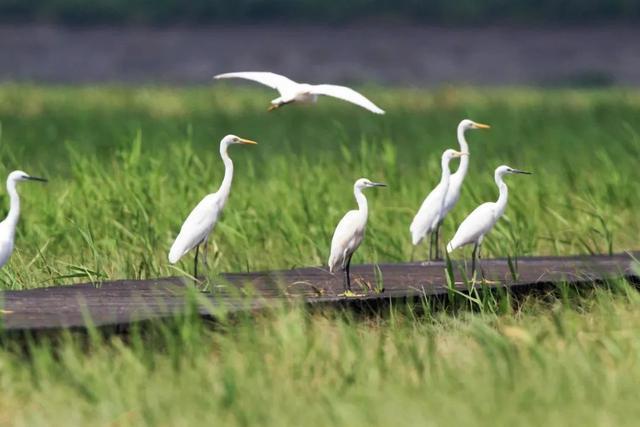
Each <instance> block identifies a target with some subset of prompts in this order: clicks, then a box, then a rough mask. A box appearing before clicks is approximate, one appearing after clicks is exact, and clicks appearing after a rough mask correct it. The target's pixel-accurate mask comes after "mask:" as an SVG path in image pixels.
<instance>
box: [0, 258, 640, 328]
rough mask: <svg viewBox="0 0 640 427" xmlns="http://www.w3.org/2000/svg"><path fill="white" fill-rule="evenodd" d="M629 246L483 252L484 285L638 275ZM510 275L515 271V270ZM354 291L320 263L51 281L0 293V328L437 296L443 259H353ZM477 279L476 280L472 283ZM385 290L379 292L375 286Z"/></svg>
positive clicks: (443, 291)
mask: <svg viewBox="0 0 640 427" xmlns="http://www.w3.org/2000/svg"><path fill="white" fill-rule="evenodd" d="M634 256H635V255H633V254H618V255H613V256H575V257H532V258H520V259H518V260H517V265H516V269H517V274H515V275H514V273H513V268H512V267H513V264H512V267H510V266H509V262H508V261H507V260H506V259H494V260H484V261H483V266H484V269H485V272H486V275H487V278H488V279H491V280H494V281H497V282H499V284H498V283H493V284H485V285H482V286H489V287H506V288H509V289H512V290H514V291H523V290H527V289H532V288H540V287H542V286H553V285H554V284H557V283H572V284H581V283H593V282H597V281H602V280H607V279H611V278H620V277H624V278H627V279H630V280H634V281H637V280H638V277H637V276H636V273H635V272H634V269H633V263H634ZM453 269H454V272H455V276H456V281H457V282H456V283H455V285H454V286H455V288H456V289H457V290H458V291H461V292H467V291H468V288H467V285H465V284H464V283H462V281H461V279H462V274H461V273H462V271H463V268H462V264H461V263H458V262H456V263H454V264H453ZM514 276H515V277H514ZM352 278H353V282H354V283H353V290H354V292H355V293H356V294H357V296H355V297H348V298H346V297H344V296H341V295H340V294H341V293H342V275H340V274H338V275H335V276H334V275H332V274H330V273H329V272H328V271H326V270H325V269H323V268H300V269H294V270H287V271H269V272H257V273H238V274H223V275H222V276H221V277H220V279H219V281H218V282H217V283H216V286H215V287H214V291H213V292H208V291H200V290H199V289H198V287H197V286H195V285H194V283H193V282H192V281H190V280H188V279H184V278H178V277H171V278H162V279H156V280H118V281H112V282H102V283H100V284H89V283H87V284H79V285H68V286H54V287H48V288H40V289H33V290H25V291H4V292H1V293H0V304H1V307H2V310H1V314H0V318H1V321H2V328H3V329H4V330H8V331H19V330H34V331H36V330H46V329H57V328H83V327H86V326H87V325H95V326H118V325H126V324H129V323H132V322H136V321H144V320H153V319H159V318H167V317H171V316H174V315H176V314H179V313H182V312H184V310H185V308H186V304H187V302H188V300H189V299H190V298H191V301H193V300H194V298H195V300H196V301H198V302H197V303H196V306H197V307H198V312H199V313H200V314H201V315H203V316H213V317H215V312H216V310H218V309H220V310H224V311H226V312H233V311H238V310H255V309H261V308H265V307H268V306H269V305H273V304H274V303H280V302H282V301H286V300H297V301H302V302H303V303H306V304H345V303H354V302H363V303H364V302H367V301H370V302H376V301H377V302H380V301H385V300H394V299H405V298H416V297H422V296H425V297H428V296H442V295H447V294H448V293H449V292H451V291H450V289H449V288H448V286H447V280H446V266H445V264H444V263H443V262H433V263H408V264H382V265H377V266H374V265H359V266H353V267H352ZM477 286H480V285H477ZM381 288H384V291H382V292H380V289H381Z"/></svg>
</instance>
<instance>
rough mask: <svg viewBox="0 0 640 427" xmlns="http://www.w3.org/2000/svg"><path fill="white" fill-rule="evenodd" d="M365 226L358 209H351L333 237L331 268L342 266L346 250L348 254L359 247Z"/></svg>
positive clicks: (332, 269) (330, 258)
mask: <svg viewBox="0 0 640 427" xmlns="http://www.w3.org/2000/svg"><path fill="white" fill-rule="evenodd" d="M364 227H365V222H363V221H362V218H361V215H359V211H357V210H353V211H349V212H347V213H346V214H345V215H344V216H343V217H342V219H341V220H340V222H339V223H338V226H337V227H336V231H334V232H333V238H332V239H331V255H329V270H331V271H335V270H336V269H338V268H340V267H342V264H344V261H345V251H346V254H347V255H348V254H350V253H353V252H354V251H355V250H356V249H357V248H358V246H359V245H360V242H361V241H362V236H363V233H364Z"/></svg>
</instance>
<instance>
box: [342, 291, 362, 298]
mask: <svg viewBox="0 0 640 427" xmlns="http://www.w3.org/2000/svg"><path fill="white" fill-rule="evenodd" d="M338 296H339V297H345V298H356V297H363V296H364V294H356V293H354V292H353V291H351V290H348V291H344V292H343V293H341V294H338Z"/></svg>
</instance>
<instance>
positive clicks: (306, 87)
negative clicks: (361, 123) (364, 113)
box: [213, 71, 384, 114]
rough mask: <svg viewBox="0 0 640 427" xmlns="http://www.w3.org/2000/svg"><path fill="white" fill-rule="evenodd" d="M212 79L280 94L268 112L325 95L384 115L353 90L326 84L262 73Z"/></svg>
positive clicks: (256, 72) (238, 74) (252, 72)
mask: <svg viewBox="0 0 640 427" xmlns="http://www.w3.org/2000/svg"><path fill="white" fill-rule="evenodd" d="M213 78H214V79H235V78H238V79H247V80H252V81H254V82H258V83H262V84H263V85H265V86H269V87H270V88H272V89H276V90H277V91H278V92H279V93H280V96H279V97H278V98H276V99H274V100H273V101H271V105H270V106H269V108H268V111H271V110H275V109H276V108H280V107H281V106H283V105H286V104H290V103H292V102H304V103H315V102H316V101H317V100H318V95H326V96H332V97H334V98H338V99H342V100H343V101H347V102H351V103H352V104H356V105H359V106H360V107H362V108H366V109H367V110H369V111H371V112H373V113H376V114H384V111H383V110H382V109H380V108H378V107H377V106H376V105H375V104H374V103H373V102H371V101H369V100H368V99H367V98H365V97H364V96H363V95H361V94H360V93H358V92H356V91H355V90H353V89H351V88H348V87H345V86H336V85H327V84H324V85H310V84H307V83H297V82H294V81H293V80H291V79H289V78H288V77H285V76H281V75H279V74H275V73H270V72H263V71H244V72H238V73H225V74H218V75H217V76H214V77H213Z"/></svg>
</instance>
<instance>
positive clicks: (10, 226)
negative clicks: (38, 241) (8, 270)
mask: <svg viewBox="0 0 640 427" xmlns="http://www.w3.org/2000/svg"><path fill="white" fill-rule="evenodd" d="M29 180H30V181H46V179H44V178H38V177H35V176H30V175H29V174H27V173H26V172H23V171H13V172H11V173H10V174H9V176H8V177H7V193H8V194H9V213H8V214H7V217H6V218H5V219H4V220H3V221H2V222H0V268H1V267H3V266H4V265H5V264H6V263H7V261H9V258H11V254H12V253H13V248H14V243H15V236H16V227H17V225H18V220H19V219H20V197H19V196H18V190H17V188H16V187H17V185H18V182H21V181H29Z"/></svg>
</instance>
